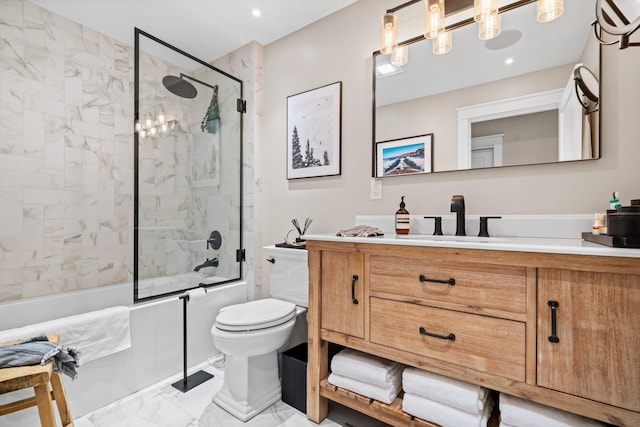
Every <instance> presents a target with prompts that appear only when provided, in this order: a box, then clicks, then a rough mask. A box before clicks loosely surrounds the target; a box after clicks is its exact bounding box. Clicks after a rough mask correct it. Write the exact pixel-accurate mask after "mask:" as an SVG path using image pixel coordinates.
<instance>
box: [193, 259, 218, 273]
mask: <svg viewBox="0 0 640 427" xmlns="http://www.w3.org/2000/svg"><path fill="white" fill-rule="evenodd" d="M217 266H218V258H212V259H209V258H207V260H206V261H205V262H203V263H202V264H200V265H198V266H196V268H194V269H193V271H200V269H201V268H204V267H217Z"/></svg>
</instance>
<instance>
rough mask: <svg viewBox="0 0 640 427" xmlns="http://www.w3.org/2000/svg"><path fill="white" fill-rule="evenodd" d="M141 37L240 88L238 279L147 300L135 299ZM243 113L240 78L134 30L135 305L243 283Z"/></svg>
mask: <svg viewBox="0 0 640 427" xmlns="http://www.w3.org/2000/svg"><path fill="white" fill-rule="evenodd" d="M140 36H144V37H147V38H148V39H150V40H152V41H154V42H156V43H159V44H160V45H162V46H164V47H166V48H168V49H171V50H173V51H175V52H177V53H179V54H181V55H183V56H185V57H187V58H189V59H191V60H193V61H195V62H198V63H199V64H201V65H203V66H204V67H207V68H209V69H211V70H213V71H215V72H217V73H220V74H222V75H224V76H225V77H227V78H229V79H232V80H234V81H236V82H237V83H239V85H240V98H239V99H238V103H237V104H238V108H237V111H238V113H239V114H240V117H239V119H240V141H239V143H240V147H239V159H240V161H239V168H238V169H239V171H238V172H239V176H238V179H239V187H238V190H239V207H238V220H239V224H238V234H239V241H238V244H239V248H238V249H237V250H236V262H237V263H238V277H235V278H231V279H228V280H225V281H222V282H217V283H215V284H211V285H205V284H200V285H199V286H193V287H190V288H182V289H178V290H175V291H170V292H164V293H159V294H157V295H152V296H148V297H142V298H139V297H138V244H139V240H138V238H139V236H138V224H139V222H138V221H139V216H138V209H139V205H138V203H139V172H140V171H139V160H140V158H139V135H138V132H137V131H136V129H135V126H136V123H138V120H139V119H140V96H139V95H140V94H139V89H140V76H139V73H140ZM244 113H246V101H244V92H243V82H242V80H241V79H239V78H237V77H235V76H233V75H231V74H229V73H227V72H225V71H223V70H221V69H219V68H217V67H214V66H213V65H211V64H209V63H206V62H205V61H203V60H201V59H199V58H196V57H195V56H193V55H191V54H189V53H187V52H185V51H183V50H181V49H179V48H177V47H175V46H173V45H171V44H169V43H167V42H165V41H164V40H161V39H159V38H157V37H155V36H153V35H151V34H149V33H147V32H145V31H143V30H141V29H139V28H138V27H134V120H133V135H134V189H133V206H134V210H133V222H134V229H133V302H134V303H143V302H148V301H151V300H155V299H159V298H166V297H170V296H174V295H178V294H183V293H184V292H186V291H187V290H189V289H195V288H197V287H205V288H209V287H212V286H219V285H222V284H225V283H231V282H237V281H239V280H242V278H243V275H242V262H243V261H245V249H244V244H243V215H242V212H243V194H244V193H243V167H242V165H243V158H244V152H243V149H244V120H243V119H244V116H243V114H244Z"/></svg>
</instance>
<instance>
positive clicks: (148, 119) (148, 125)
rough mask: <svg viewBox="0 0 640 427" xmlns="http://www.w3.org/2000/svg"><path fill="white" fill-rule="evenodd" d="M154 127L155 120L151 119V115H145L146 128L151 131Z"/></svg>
mask: <svg viewBox="0 0 640 427" xmlns="http://www.w3.org/2000/svg"><path fill="white" fill-rule="evenodd" d="M152 126H153V119H152V118H151V113H147V114H145V118H144V128H145V129H150V128H151V127H152Z"/></svg>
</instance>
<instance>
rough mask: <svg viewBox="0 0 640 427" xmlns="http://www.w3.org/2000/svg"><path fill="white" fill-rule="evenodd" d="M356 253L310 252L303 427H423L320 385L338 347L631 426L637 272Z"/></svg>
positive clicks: (639, 348) (343, 246)
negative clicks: (361, 417) (325, 423)
mask: <svg viewBox="0 0 640 427" xmlns="http://www.w3.org/2000/svg"><path fill="white" fill-rule="evenodd" d="M362 240H363V239H361V240H360V241H356V242H354V241H350V240H349V239H344V240H342V241H332V240H330V239H328V240H314V239H308V240H307V249H308V253H309V361H308V369H307V416H308V417H309V418H310V419H311V420H312V421H315V422H318V423H319V422H321V421H322V419H324V418H325V417H326V415H327V408H328V406H327V403H328V400H333V401H336V402H339V403H341V404H343V405H346V406H349V407H351V408H353V409H356V410H358V411H361V412H364V413H367V414H368V415H370V416H373V417H375V418H378V419H380V420H381V421H384V422H386V423H389V424H392V425H398V426H406V425H416V426H421V425H425V426H430V425H432V424H430V423H428V422H426V421H424V420H419V419H415V418H414V417H412V416H410V415H408V414H406V413H404V412H403V411H402V397H401V396H400V397H399V398H397V399H396V401H394V402H393V403H392V404H390V405H385V404H383V403H381V402H377V401H374V400H372V399H368V398H366V397H364V396H360V395H357V394H355V393H353V392H350V391H348V390H344V389H341V388H337V387H335V386H333V385H331V384H330V383H329V382H328V381H327V377H328V375H329V368H330V366H329V364H330V360H329V356H328V353H329V351H328V344H329V343H335V344H339V345H342V346H345V347H350V348H354V349H357V350H360V351H363V352H366V353H370V354H373V355H377V356H380V357H384V358H387V359H391V360H395V361H397V362H400V363H403V364H405V365H408V366H415V367H418V368H421V369H425V370H428V371H432V372H435V373H438V374H441V375H445V376H448V377H451V378H455V379H458V380H462V381H467V382H470V383H474V384H478V385H481V386H483V387H487V388H489V389H492V390H496V391H499V392H503V393H508V394H511V395H514V396H519V397H522V398H525V399H529V400H533V401H535V402H538V403H541V404H544V405H549V406H553V407H557V408H559V409H563V410H566V411H570V412H574V413H577V414H581V415H584V416H587V417H590V418H596V419H599V420H602V421H605V422H608V423H611V424H613V425H620V426H638V425H640V389H639V388H638V384H640V316H639V313H640V262H639V258H633V257H629V258H623V257H606V256H590V255H576V254H565V253H543V252H526V251H525V250H523V251H513V250H496V249H491V250H485V249H477V248H469V249H467V248H458V247H455V248H452V247H436V246H417V245H414V246H410V245H405V244H402V243H393V244H389V243H385V244H379V243H375V242H372V243H369V242H366V243H365V242H363V241H362ZM354 276H357V280H354ZM355 300H357V303H355ZM549 301H555V302H554V303H552V305H554V307H552V306H550V305H549ZM556 303H557V305H556ZM554 319H555V320H554ZM554 332H555V333H554ZM550 336H554V337H557V338H558V340H556V339H555V338H553V339H552V340H551V341H550V340H549V337H550ZM555 341H557V342H555Z"/></svg>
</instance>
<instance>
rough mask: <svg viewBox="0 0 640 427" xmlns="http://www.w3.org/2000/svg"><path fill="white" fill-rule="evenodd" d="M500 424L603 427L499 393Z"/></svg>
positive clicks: (557, 410)
mask: <svg viewBox="0 0 640 427" xmlns="http://www.w3.org/2000/svg"><path fill="white" fill-rule="evenodd" d="M500 420H501V423H503V424H507V425H510V426H514V427H538V426H545V427H603V426H604V425H605V424H603V423H601V422H600V421H596V420H592V419H590V418H585V417H583V416H580V415H576V414H572V413H570V412H566V411H563V410H561V409H556V408H551V407H549V406H544V405H540V404H538V403H535V402H530V401H528V400H524V399H520V398H517V397H513V396H510V395H508V394H504V393H500Z"/></svg>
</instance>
